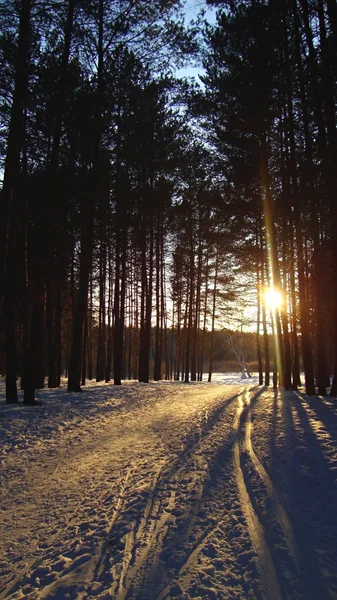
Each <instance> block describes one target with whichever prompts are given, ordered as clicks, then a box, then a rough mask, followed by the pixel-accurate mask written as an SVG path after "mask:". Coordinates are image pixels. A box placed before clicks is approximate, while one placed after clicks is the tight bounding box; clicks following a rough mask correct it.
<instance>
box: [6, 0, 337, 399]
mask: <svg viewBox="0 0 337 600" xmlns="http://www.w3.org/2000/svg"><path fill="white" fill-rule="evenodd" d="M209 4H217V5H218V6H219V10H218V13H217V24H216V26H215V27H211V26H209V25H206V24H205V28H204V39H203V42H202V46H203V48H202V52H203V57H204V69H205V74H204V76H203V88H202V89H201V88H198V87H197V86H195V85H189V84H188V83H187V82H181V81H177V80H176V79H175V78H174V77H172V70H174V69H175V68H176V67H177V66H179V61H182V60H183V59H184V56H186V55H189V54H193V53H196V52H199V50H198V48H197V39H198V38H197V36H196V35H195V34H196V32H195V31H193V30H186V28H185V27H184V25H183V17H182V13H181V7H180V3H179V2H171V1H170V2H168V1H167V2H166V1H163V0H155V1H153V0H151V1H150V0H149V1H147V0H145V1H144V2H133V1H132V0H123V1H122V2H118V3H115V2H113V1H112V0H89V1H86V2H84V1H83V0H68V1H67V2H61V0H60V1H56V2H55V1H53V2H48V0H39V1H38V0H21V1H20V2H14V0H13V1H11V0H10V1H9V2H7V3H2V4H1V6H0V21H1V34H0V53H1V64H2V68H1V72H0V96H1V107H0V119H1V127H0V154H1V161H2V167H3V184H2V189H1V195H0V201H1V211H0V278H1V279H0V346H1V350H0V368H1V371H2V372H5V373H6V401H7V402H9V403H11V402H17V400H18V396H17V376H18V375H20V378H21V385H22V387H23V389H24V402H25V403H26V404H34V393H35V389H36V388H40V387H43V385H44V381H45V377H47V380H48V386H49V387H56V386H58V385H59V384H60V377H61V374H62V372H63V371H64V370H65V371H66V373H67V376H68V390H69V391H72V392H77V391H80V389H81V385H83V384H85V379H86V377H88V378H92V377H93V376H94V375H95V377H96V379H97V380H98V381H100V380H105V381H107V382H108V381H110V379H112V378H113V381H114V383H115V384H117V385H119V384H120V383H121V381H122V379H123V378H124V377H125V376H131V375H132V377H134V378H137V379H139V381H142V382H147V381H149V379H150V377H151V378H152V377H153V378H154V379H155V380H159V379H161V378H174V379H183V380H184V381H189V380H198V379H200V378H201V376H202V373H203V371H205V370H206V371H207V372H208V374H209V375H208V377H209V380H210V379H211V375H212V370H213V360H214V351H215V339H216V337H217V335H216V328H217V327H218V323H219V318H220V317H221V316H223V315H224V314H228V315H229V316H230V314H233V311H234V312H235V302H236V301H240V300H242V296H244V295H245V294H246V291H245V288H244V286H243V284H242V273H243V272H244V273H245V274H246V275H247V274H248V275H249V277H250V278H251V279H252V278H254V281H255V285H256V298H257V317H256V323H257V326H256V338H255V339H256V352H257V358H258V365H259V374H260V383H261V384H262V383H263V382H264V383H265V384H266V385H268V384H269V383H270V381H269V371H270V368H271V367H270V365H271V361H272V360H273V353H274V354H275V356H276V350H277V349H276V347H275V349H274V350H271V349H270V343H269V338H270V324H269V316H268V314H267V309H266V307H265V305H264V303H263V301H262V290H263V288H264V286H266V285H267V284H271V283H272V284H273V285H275V286H277V287H278V288H280V289H281V290H282V291H283V293H284V297H285V298H286V301H285V304H284V306H283V307H281V309H280V310H279V311H277V314H276V318H275V319H274V321H273V323H272V327H273V328H274V331H275V339H277V340H278V352H277V355H278V356H279V361H278V365H277V368H276V367H274V368H275V370H277V371H278V374H279V383H280V385H284V386H285V387H287V388H288V387H290V386H293V387H295V388H296V387H297V386H298V384H299V377H300V370H301V368H302V364H301V361H303V368H304V371H305V381H306V391H307V393H308V394H314V393H315V391H316V384H317V386H318V392H319V393H320V394H323V393H326V390H327V388H328V386H329V375H330V372H331V369H334V373H335V378H334V382H333V385H332V389H331V394H332V395H336V391H337V377H336V375H337V369H336V361H337V351H336V348H337V293H336V286H337V251H336V250H337V248H336V235H335V225H336V215H337V203H336V193H337V186H336V181H335V179H336V176H337V169H336V166H337V165H336V164H335V163H336V160H337V153H336V124H335V118H336V69H337V67H336V65H337V60H336V58H337V44H336V40H337V37H336V36H337V28H336V5H335V3H334V2H333V1H326V2H323V0H321V1H317V2H310V1H309V0H308V1H306V0H282V1H281V0H271V1H269V2H264V1H260V2H258V1H255V2H254V1H246V2H233V1H232V2H228V3H227V2H221V3H219V2H209ZM231 311H232V312H231ZM274 364H275V365H276V360H275V361H274ZM205 365H206V366H205ZM150 366H151V368H150ZM263 373H265V375H264V376H263Z"/></svg>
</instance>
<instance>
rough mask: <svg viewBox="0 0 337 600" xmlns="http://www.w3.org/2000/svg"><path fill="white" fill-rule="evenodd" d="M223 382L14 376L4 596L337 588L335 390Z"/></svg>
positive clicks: (263, 595)
mask: <svg viewBox="0 0 337 600" xmlns="http://www.w3.org/2000/svg"><path fill="white" fill-rule="evenodd" d="M213 380H214V381H213V382H212V383H210V384H209V383H207V382H202V383H190V384H185V383H180V382H156V383H149V384H142V383H136V382H124V384H123V385H122V386H120V387H114V386H113V385H111V384H94V383H90V384H89V382H88V385H87V386H85V388H83V392H82V393H81V394H68V393H67V391H66V389H65V387H63V388H60V389H58V390H43V391H41V392H39V398H40V400H41V401H42V404H41V406H36V407H24V406H23V404H22V402H20V403H19V404H18V405H16V406H13V405H12V406H10V405H8V406H7V405H5V403H4V383H3V380H1V382H0V385H1V386H2V387H1V389H0V393H1V394H2V395H1V402H0V440H1V446H0V468H1V471H0V473H1V502H0V540H1V543H0V599H6V600H11V599H21V598H28V599H31V600H40V599H41V600H42V599H49V600H54V599H55V600H56V599H60V600H61V599H62V600H67V599H68V600H82V599H83V600H90V599H92V598H98V599H101V600H107V599H116V600H165V599H166V600H168V599H178V600H179V599H187V600H189V599H191V600H192V599H195V600H204V599H219V600H225V599H226V600H227V599H229V600H232V599H235V600H245V599H247V600H248V599H249V600H252V599H255V600H274V599H275V600H281V599H282V600H300V599H303V600H304V599H305V600H329V599H330V600H331V599H336V598H337V569H336V564H337V511H336V506H337V442H336V441H337V406H336V403H335V401H334V400H333V399H330V398H326V397H324V398H323V397H316V398H308V397H306V396H305V395H304V394H303V393H300V392H296V393H295V392H290V391H287V392H284V391H279V390H278V391H276V390H275V391H274V390H272V389H271V388H265V387H258V385H257V381H256V378H254V377H253V378H251V379H246V378H241V376H240V375H230V376H222V375H221V374H217V375H215V376H214V377H213Z"/></svg>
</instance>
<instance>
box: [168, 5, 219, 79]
mask: <svg viewBox="0 0 337 600" xmlns="http://www.w3.org/2000/svg"><path fill="white" fill-rule="evenodd" d="M202 8H206V18H207V19H208V21H209V22H210V23H215V14H216V11H215V10H214V9H210V8H208V7H207V5H206V2H204V1H203V0H186V3H185V11H186V12H185V22H186V24H187V25H188V24H189V23H190V21H192V20H193V19H196V17H197V15H198V13H199V11H200V10H201V9H202ZM191 62H192V61H191ZM201 71H202V69H201V67H193V66H191V67H185V68H183V69H179V70H178V71H177V73H176V74H177V76H178V77H198V74H199V73H200V72H201Z"/></svg>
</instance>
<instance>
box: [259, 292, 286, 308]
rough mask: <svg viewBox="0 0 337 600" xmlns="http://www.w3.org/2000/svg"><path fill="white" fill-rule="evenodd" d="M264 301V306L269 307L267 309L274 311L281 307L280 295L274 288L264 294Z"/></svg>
mask: <svg viewBox="0 0 337 600" xmlns="http://www.w3.org/2000/svg"><path fill="white" fill-rule="evenodd" d="M264 301H265V304H266V306H269V308H271V309H272V310H275V309H277V308H280V307H281V306H282V302H283V299H282V294H281V292H279V291H278V290H276V289H275V288H268V289H266V290H265V292H264Z"/></svg>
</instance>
